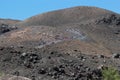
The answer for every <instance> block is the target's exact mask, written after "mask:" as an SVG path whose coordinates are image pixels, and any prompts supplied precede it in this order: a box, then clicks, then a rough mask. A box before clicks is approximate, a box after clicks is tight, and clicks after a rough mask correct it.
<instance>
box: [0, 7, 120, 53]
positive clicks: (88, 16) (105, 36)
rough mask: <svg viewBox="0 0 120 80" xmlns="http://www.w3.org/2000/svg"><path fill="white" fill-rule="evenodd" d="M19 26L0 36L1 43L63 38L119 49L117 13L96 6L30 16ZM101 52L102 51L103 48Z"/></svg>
mask: <svg viewBox="0 0 120 80" xmlns="http://www.w3.org/2000/svg"><path fill="white" fill-rule="evenodd" d="M16 26H19V28H18V29H17V30H16V31H13V32H10V33H9V34H8V35H5V36H4V35H2V37H0V41H1V42H0V43H1V45H6V44H7V45H14V44H15V45H17V44H19V45H28V46H38V47H42V46H44V45H50V44H53V43H58V42H61V41H66V40H80V41H84V42H85V43H84V44H90V45H92V46H94V45H93V44H95V45H97V46H98V47H99V48H98V50H99V49H100V50H106V51H108V52H109V54H110V53H116V52H117V53H118V52H119V50H120V45H119V44H120V15H119V14H116V13H114V12H111V11H108V10H104V9H100V8H96V7H84V6H83V7H74V8H68V9H63V10H58V11H53V12H48V13H43V14H40V15H36V16H33V17H31V18H28V19H26V20H24V21H22V22H19V23H18V24H16ZM103 53H104V51H103Z"/></svg>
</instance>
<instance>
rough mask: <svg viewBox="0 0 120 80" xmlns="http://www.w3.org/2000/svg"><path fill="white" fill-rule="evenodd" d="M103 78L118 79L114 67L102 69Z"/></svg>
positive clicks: (119, 78) (119, 77)
mask: <svg viewBox="0 0 120 80" xmlns="http://www.w3.org/2000/svg"><path fill="white" fill-rule="evenodd" d="M102 74H103V80H120V75H119V72H118V71H117V70H116V69H115V68H107V69H103V70H102Z"/></svg>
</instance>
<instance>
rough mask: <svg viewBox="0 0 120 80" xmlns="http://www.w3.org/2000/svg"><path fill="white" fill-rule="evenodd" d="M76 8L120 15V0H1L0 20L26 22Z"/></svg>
mask: <svg viewBox="0 0 120 80" xmlns="http://www.w3.org/2000/svg"><path fill="white" fill-rule="evenodd" d="M74 6H96V7H100V8H104V9H108V10H111V11H114V12H117V13H120V0H0V18H12V19H19V20H24V19H26V18H28V17H31V16H33V15H36V14H40V13H44V12H48V11H52V10H57V9H63V8H68V7H74Z"/></svg>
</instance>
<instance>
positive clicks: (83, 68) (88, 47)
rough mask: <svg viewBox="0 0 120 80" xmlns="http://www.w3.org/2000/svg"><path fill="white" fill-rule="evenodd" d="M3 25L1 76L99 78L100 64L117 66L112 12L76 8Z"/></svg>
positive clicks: (119, 20)
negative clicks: (2, 74) (3, 74)
mask: <svg viewBox="0 0 120 80" xmlns="http://www.w3.org/2000/svg"><path fill="white" fill-rule="evenodd" d="M3 21H4V24H5V23H6V24H8V22H7V21H6V20H3ZM10 21H11V20H10ZM4 24H1V34H0V64H1V65H0V71H1V72H3V73H5V74H10V75H17V76H20V77H21V76H23V77H28V78H30V79H32V80H102V75H101V69H102V68H103V67H106V66H114V67H116V68H117V69H118V70H120V68H119V66H120V61H119V59H120V55H119V54H117V53H119V52H120V15H119V14H117V13H114V12H111V11H108V10H104V9H100V8H96V7H85V6H82V7H74V8H68V9H63V10H57V11H53V12H48V13H43V14H40V15H36V16H33V17H30V18H28V19H26V20H24V21H18V22H12V24H10V25H9V26H7V25H4ZM11 27H12V30H11ZM6 30H7V32H6ZM4 31H5V32H4ZM114 53H115V54H114ZM112 54H114V55H112ZM8 77H9V76H7V78H8ZM3 78H4V77H3ZM0 79H1V78H0Z"/></svg>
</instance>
